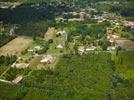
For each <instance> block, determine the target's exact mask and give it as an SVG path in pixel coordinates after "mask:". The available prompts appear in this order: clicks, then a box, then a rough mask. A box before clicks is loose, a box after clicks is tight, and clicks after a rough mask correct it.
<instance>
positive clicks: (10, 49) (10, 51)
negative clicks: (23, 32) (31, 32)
mask: <svg viewBox="0 0 134 100" xmlns="http://www.w3.org/2000/svg"><path fill="white" fill-rule="evenodd" d="M30 43H32V39H31V38H29V37H25V36H20V37H17V38H15V39H14V40H12V41H10V42H9V43H8V44H6V45H5V46H3V47H1V48H0V55H16V54H20V53H21V51H22V50H24V49H25V48H27V46H28V45H29V44H30Z"/></svg>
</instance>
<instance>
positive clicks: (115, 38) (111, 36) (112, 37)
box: [107, 34, 119, 43]
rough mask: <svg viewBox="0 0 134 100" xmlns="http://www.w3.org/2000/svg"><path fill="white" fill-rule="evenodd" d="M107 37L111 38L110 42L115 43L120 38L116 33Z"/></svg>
mask: <svg viewBox="0 0 134 100" xmlns="http://www.w3.org/2000/svg"><path fill="white" fill-rule="evenodd" d="M107 39H108V40H109V42H110V43H114V42H115V41H116V40H117V39H119V36H118V35H115V34H109V35H108V36H107Z"/></svg>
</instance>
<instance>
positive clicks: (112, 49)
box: [107, 46, 116, 51]
mask: <svg viewBox="0 0 134 100" xmlns="http://www.w3.org/2000/svg"><path fill="white" fill-rule="evenodd" d="M107 50H108V51H114V50H116V47H115V46H109V47H108V48H107Z"/></svg>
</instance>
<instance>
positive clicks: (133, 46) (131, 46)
mask: <svg viewBox="0 0 134 100" xmlns="http://www.w3.org/2000/svg"><path fill="white" fill-rule="evenodd" d="M116 42H117V46H120V47H122V48H123V49H126V50H134V42H133V41H131V40H127V39H123V40H117V41H116Z"/></svg>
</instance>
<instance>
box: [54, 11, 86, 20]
mask: <svg viewBox="0 0 134 100" xmlns="http://www.w3.org/2000/svg"><path fill="white" fill-rule="evenodd" d="M64 15H72V16H74V17H73V18H64V17H58V18H55V21H56V23H61V22H62V23H63V22H67V21H69V22H72V21H84V20H85V16H86V13H85V12H82V11H81V12H79V13H77V12H67V13H63V16H64ZM75 16H79V18H78V17H75Z"/></svg>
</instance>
